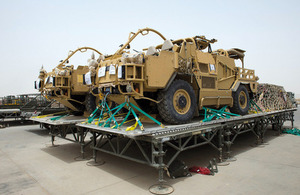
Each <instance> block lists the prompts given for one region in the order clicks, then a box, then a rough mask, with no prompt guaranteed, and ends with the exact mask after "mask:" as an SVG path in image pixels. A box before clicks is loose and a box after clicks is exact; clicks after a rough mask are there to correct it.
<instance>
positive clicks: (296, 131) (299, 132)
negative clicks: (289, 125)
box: [282, 128, 300, 136]
mask: <svg viewBox="0 0 300 195" xmlns="http://www.w3.org/2000/svg"><path fill="white" fill-rule="evenodd" d="M282 133H286V134H292V135H298V136H300V129H297V128H294V129H285V130H283V131H282Z"/></svg>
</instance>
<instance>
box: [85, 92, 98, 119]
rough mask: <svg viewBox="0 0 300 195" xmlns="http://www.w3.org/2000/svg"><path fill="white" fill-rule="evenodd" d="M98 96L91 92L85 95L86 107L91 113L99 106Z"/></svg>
mask: <svg viewBox="0 0 300 195" xmlns="http://www.w3.org/2000/svg"><path fill="white" fill-rule="evenodd" d="M96 101H97V98H96V96H94V95H93V94H91V93H89V94H88V95H86V97H85V109H86V110H87V111H88V113H89V114H91V113H93V112H94V110H95V109H96V107H97V104H96Z"/></svg>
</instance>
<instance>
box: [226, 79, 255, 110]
mask: <svg viewBox="0 0 300 195" xmlns="http://www.w3.org/2000/svg"><path fill="white" fill-rule="evenodd" d="M232 98H233V106H232V107H231V108H230V112H232V113H235V114H240V115H246V114H248V110H249V106H250V98H249V93H248V90H247V89H246V87H245V86H244V85H240V86H239V88H238V89H237V90H236V92H233V93H232Z"/></svg>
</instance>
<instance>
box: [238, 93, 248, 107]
mask: <svg viewBox="0 0 300 195" xmlns="http://www.w3.org/2000/svg"><path fill="white" fill-rule="evenodd" d="M238 102H239V105H240V107H241V108H242V109H245V108H246V107H247V96H246V93H245V92H244V91H241V92H240V94H239V100H238Z"/></svg>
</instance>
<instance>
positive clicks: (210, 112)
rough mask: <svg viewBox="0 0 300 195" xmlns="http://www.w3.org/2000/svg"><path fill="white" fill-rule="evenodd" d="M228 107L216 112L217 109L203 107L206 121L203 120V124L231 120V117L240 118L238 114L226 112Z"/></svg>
mask: <svg viewBox="0 0 300 195" xmlns="http://www.w3.org/2000/svg"><path fill="white" fill-rule="evenodd" d="M226 108H227V106H224V107H223V108H221V109H220V110H216V109H212V108H206V107H203V110H204V114H203V115H204V119H203V120H202V122H208V121H211V120H213V119H214V118H215V119H220V118H230V117H231V116H240V115H238V114H234V113H231V112H226V111H225V110H226Z"/></svg>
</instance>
